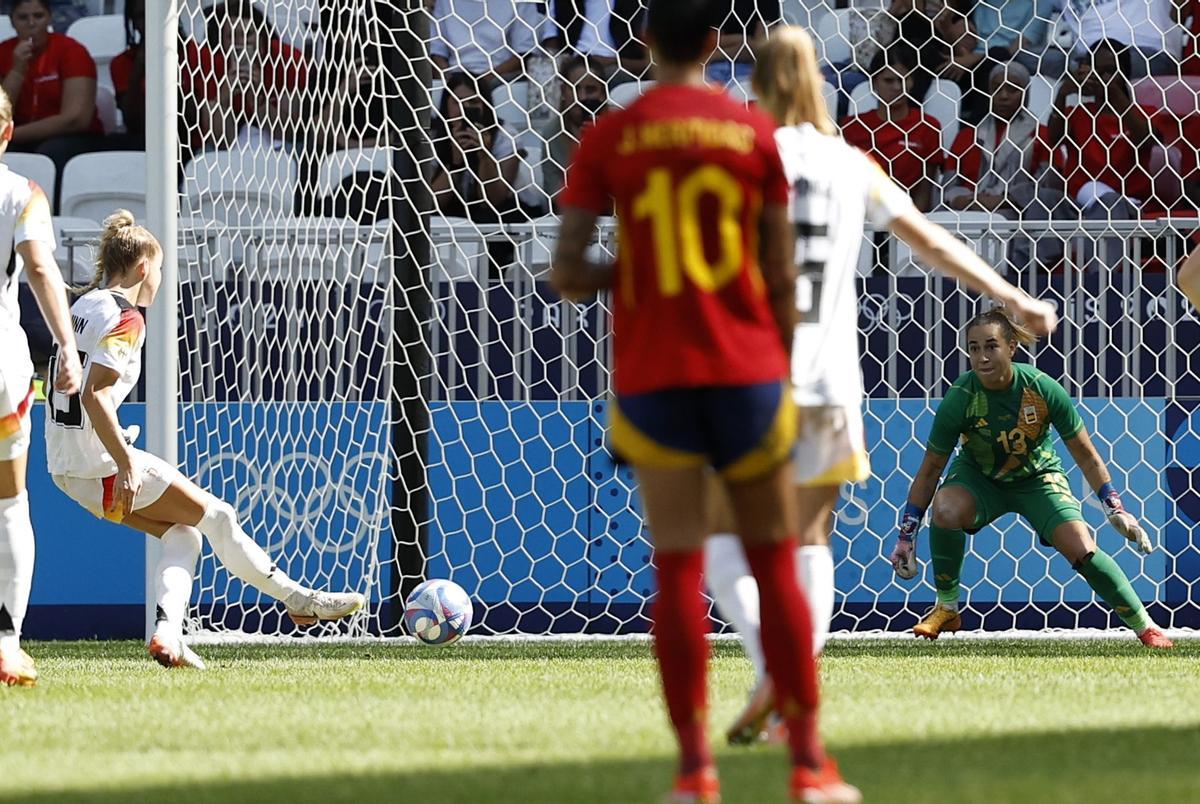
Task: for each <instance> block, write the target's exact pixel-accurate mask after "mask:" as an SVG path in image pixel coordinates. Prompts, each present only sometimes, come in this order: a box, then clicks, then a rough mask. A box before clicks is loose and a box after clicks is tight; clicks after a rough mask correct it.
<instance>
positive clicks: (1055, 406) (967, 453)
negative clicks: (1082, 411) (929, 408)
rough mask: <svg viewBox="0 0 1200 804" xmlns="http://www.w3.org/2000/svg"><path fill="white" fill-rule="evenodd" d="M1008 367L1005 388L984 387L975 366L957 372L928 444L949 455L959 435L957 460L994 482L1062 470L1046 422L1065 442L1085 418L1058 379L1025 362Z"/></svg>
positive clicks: (939, 410) (940, 408)
mask: <svg viewBox="0 0 1200 804" xmlns="http://www.w3.org/2000/svg"><path fill="white" fill-rule="evenodd" d="M1012 368H1013V382H1012V385H1011V386H1009V387H1008V388H1007V389H1005V390H1003V391H991V390H989V389H987V388H984V387H983V383H981V382H980V381H979V378H978V377H977V376H976V375H975V372H974V371H968V372H967V373H966V374H964V375H962V376H961V377H959V378H958V379H957V380H956V381H955V383H954V385H952V386H950V390H949V391H947V392H946V398H945V399H943V400H942V403H941V404H940V405H938V409H937V414H936V415H935V416H934V419H933V429H932V430H931V431H930V433H929V441H928V443H927V444H926V447H927V448H928V449H929V450H931V451H933V452H936V453H939V454H941V455H949V454H950V453H952V452H954V447H955V445H956V444H957V443H958V442H959V441H960V440H961V442H962V452H961V454H960V455H959V458H958V460H961V461H966V462H967V463H968V464H970V465H972V466H974V467H975V468H977V469H978V470H979V471H980V472H982V473H983V474H984V475H986V476H987V477H989V478H991V479H992V480H993V481H997V482H1010V483H1011V482H1016V481H1019V480H1025V479H1026V478H1030V477H1034V476H1036V475H1041V474H1045V473H1047V472H1061V471H1062V461H1060V460H1059V458H1058V453H1057V452H1056V451H1055V450H1054V445H1053V444H1052V443H1051V441H1050V425H1051V424H1053V425H1054V429H1055V430H1057V431H1058V434H1059V435H1060V436H1061V437H1062V439H1063V440H1064V441H1066V440H1068V439H1071V438H1074V437H1075V436H1076V435H1078V434H1079V431H1080V430H1082V429H1083V420H1082V419H1080V418H1079V413H1078V412H1077V411H1076V410H1075V406H1074V405H1073V404H1072V403H1071V398H1070V397H1069V396H1067V392H1066V391H1065V390H1064V389H1063V387H1062V386H1061V385H1059V384H1058V383H1057V382H1055V381H1054V380H1052V379H1050V378H1049V377H1048V376H1046V375H1045V374H1043V373H1042V372H1040V371H1038V370H1037V369H1036V368H1034V367H1033V366H1030V365H1028V364H1026V363H1013V367H1012Z"/></svg>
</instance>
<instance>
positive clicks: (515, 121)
mask: <svg viewBox="0 0 1200 804" xmlns="http://www.w3.org/2000/svg"><path fill="white" fill-rule="evenodd" d="M492 105H493V106H494V107H495V109H496V119H497V120H499V121H500V125H502V126H504V128H506V129H507V130H508V133H509V134H512V135H513V137H514V138H515V139H516V141H517V147H518V148H528V147H530V146H531V145H533V144H536V143H540V142H541V136H540V135H539V134H538V132H537V131H535V130H534V128H533V124H532V123H531V122H530V120H529V82H528V81H513V82H512V83H502V84H500V86H498V87H496V89H495V90H493V91H492Z"/></svg>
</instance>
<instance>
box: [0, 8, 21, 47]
mask: <svg viewBox="0 0 1200 804" xmlns="http://www.w3.org/2000/svg"><path fill="white" fill-rule="evenodd" d="M16 35H17V31H16V29H15V28H13V25H12V20H10V19H9V18H8V15H7V14H0V42H3V41H4V40H5V39H12V38H13V37H14V36H16Z"/></svg>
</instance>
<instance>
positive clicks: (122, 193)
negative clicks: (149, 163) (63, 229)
mask: <svg viewBox="0 0 1200 804" xmlns="http://www.w3.org/2000/svg"><path fill="white" fill-rule="evenodd" d="M59 196H60V204H59V207H60V212H61V213H62V214H63V215H64V216H66V217H80V218H91V219H92V220H98V221H102V220H104V219H105V218H106V217H108V216H109V215H110V214H112V211H113V210H114V209H116V208H118V207H124V208H125V209H127V210H129V211H130V212H132V213H133V216H134V217H135V218H137V219H138V220H139V221H140V220H145V218H146V154H145V152H143V151H103V152H101V153H93V154H80V155H79V156H76V157H74V158H72V159H71V161H70V162H67V166H66V167H65V168H63V174H62V180H61V191H60V192H59Z"/></svg>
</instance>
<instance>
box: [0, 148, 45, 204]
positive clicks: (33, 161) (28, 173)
mask: <svg viewBox="0 0 1200 804" xmlns="http://www.w3.org/2000/svg"><path fill="white" fill-rule="evenodd" d="M0 161H3V162H4V164H6V165H8V168H9V170H11V171H12V172H13V173H16V174H18V175H21V176H24V177H25V178H27V179H33V180H34V181H35V182H37V185H38V187H41V188H42V191H43V192H44V193H45V194H46V197H47V198H49V199H50V200H51V202H52V203H53V201H54V185H55V183H56V182H57V181H58V168H56V167H55V166H54V160H53V159H51V158H50V157H48V156H42V155H41V154H22V153H13V152H12V151H6V152H5V154H4V158H3V160H0Z"/></svg>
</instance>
